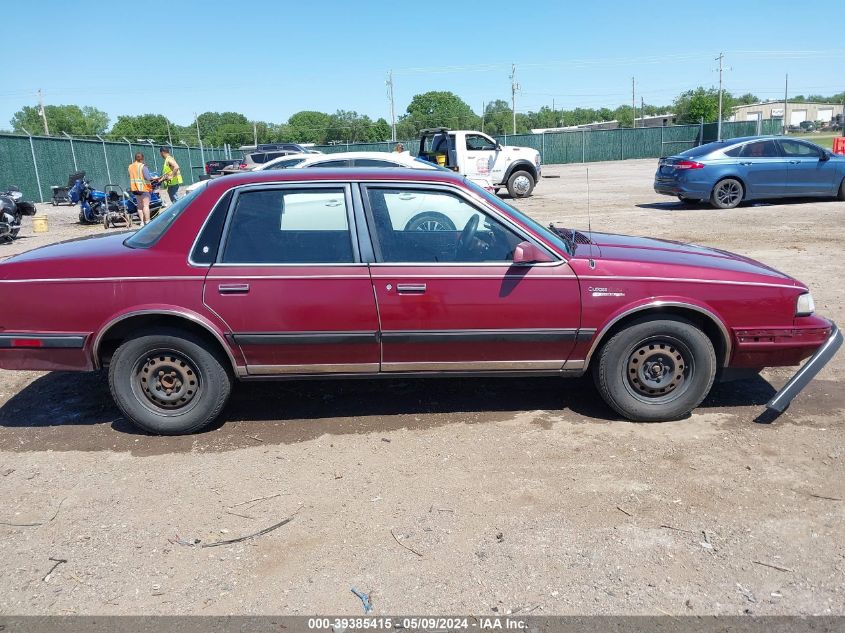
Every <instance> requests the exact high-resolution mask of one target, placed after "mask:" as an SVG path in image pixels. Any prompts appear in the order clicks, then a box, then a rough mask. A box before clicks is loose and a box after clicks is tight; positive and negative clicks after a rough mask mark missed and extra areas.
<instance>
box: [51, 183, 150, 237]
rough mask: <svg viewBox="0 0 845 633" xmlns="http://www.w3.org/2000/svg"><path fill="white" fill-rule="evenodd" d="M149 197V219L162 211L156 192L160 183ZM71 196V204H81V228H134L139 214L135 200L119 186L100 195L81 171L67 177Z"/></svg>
mask: <svg viewBox="0 0 845 633" xmlns="http://www.w3.org/2000/svg"><path fill="white" fill-rule="evenodd" d="M153 182H154V183H155V184H154V187H153V192H152V194H151V196H150V218H154V217H155V216H156V215H158V212H159V211H160V210H161V207H162V200H161V196H160V195H159V194H158V191H156V188H157V186H158V181H157V179H156V180H154V181H153ZM68 187H69V188H70V190H69V191H68V195H69V196H70V199H71V202H73V203H74V204H77V203H78V204H79V223H80V224H99V223H101V222H102V224H103V226H105V227H106V228H109V227H110V226H126V227H131V226H132V216H133V215H137V214H138V207H137V205H136V204H135V197H134V196H133V195H131V194H129V193H127V192H125V191H124V190H123V189H122V188H121V187H120V186H119V185H111V184H110V185H106V187H105V190H104V191H97V190H96V189H94V187H92V186H91V184H90V183H89V182H88V181H87V180H85V172H84V171H79V172H75V173H73V174H71V175H70V176H68Z"/></svg>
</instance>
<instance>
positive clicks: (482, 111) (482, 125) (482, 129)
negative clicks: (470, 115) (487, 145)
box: [481, 101, 486, 133]
mask: <svg viewBox="0 0 845 633" xmlns="http://www.w3.org/2000/svg"><path fill="white" fill-rule="evenodd" d="M485 107H486V104H485V103H484V102H483V101H482V102H481V132H482V133H483V132H484V114H485V112H484V108H485Z"/></svg>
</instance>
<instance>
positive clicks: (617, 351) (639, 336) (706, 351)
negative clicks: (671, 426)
mask: <svg viewBox="0 0 845 633" xmlns="http://www.w3.org/2000/svg"><path fill="white" fill-rule="evenodd" d="M715 375H716V353H715V350H714V349H713V343H712V342H711V341H710V339H709V338H708V337H707V335H706V334H704V332H702V331H701V330H700V329H698V328H697V327H696V326H695V325H693V324H692V323H690V322H688V321H685V320H683V319H680V318H671V317H665V318H660V319H656V318H644V319H641V320H639V321H636V322H634V323H632V324H631V325H630V326H628V327H626V328H625V329H623V330H621V331H620V332H618V333H617V334H615V335H614V336H613V337H612V338H611V339H610V340H608V341H607V343H606V344H604V346H603V347H602V349H601V351H600V353H599V357H598V360H597V362H596V363H595V364H594V365H593V376H594V378H595V381H596V386H597V388H598V390H599V392H600V393H601V395H602V397H603V398H604V399H605V401H606V402H607V403H608V404H609V405H610V406H611V407H612V408H613V409H614V410H615V411H617V412H618V413H620V414H621V415H623V416H625V417H626V418H629V419H631V420H635V421H642V422H649V421H663V420H675V419H678V418H681V417H684V416H685V415H687V414H688V413H689V412H690V411H692V410H693V409H694V408H695V407H697V406H698V405H699V404H700V403H701V401H702V400H703V399H704V397H705V396H706V395H707V393H708V392H709V391H710V388H711V386H712V385H713V379H714V377H715Z"/></svg>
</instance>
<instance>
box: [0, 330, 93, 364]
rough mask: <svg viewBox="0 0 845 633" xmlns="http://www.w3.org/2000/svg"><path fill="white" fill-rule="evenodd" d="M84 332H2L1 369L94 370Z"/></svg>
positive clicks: (0, 346) (0, 335) (0, 344)
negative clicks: (86, 346)
mask: <svg viewBox="0 0 845 633" xmlns="http://www.w3.org/2000/svg"><path fill="white" fill-rule="evenodd" d="M86 340H87V335H84V334H33V333H21V334H14V333H8V332H4V333H3V334H0V369H8V370H29V371H91V370H93V369H94V366H93V363H92V362H91V357H90V355H89V354H88V351H87V350H86V348H85V342H86Z"/></svg>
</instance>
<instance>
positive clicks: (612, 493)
mask: <svg viewBox="0 0 845 633" xmlns="http://www.w3.org/2000/svg"><path fill="white" fill-rule="evenodd" d="M654 167H655V161H654V160H646V161H626V162H623V163H603V164H593V165H589V172H590V190H591V198H592V202H591V214H590V215H591V217H589V218H588V214H587V205H586V192H587V187H586V180H585V172H586V169H585V166H583V165H568V166H547V167H545V169H544V173H545V174H546V176H550V177H547V178H544V179H543V180H542V182H541V183H540V184H539V185H538V187H537V189H536V194H535V196H534V197H533V198H531V199H530V200H528V201H526V202H521V203H519V204H518V206H519V207H521V208H522V209H524V210H526V211H527V212H529V213H530V214H531V215H533V216H535V217H536V218H538V219H539V220H542V221H551V220H561V221H564V222H566V223H568V224H572V225H574V226H577V227H579V228H586V227H587V224H588V220H589V222H590V223H591V224H592V228H593V229H594V230H607V231H612V232H620V233H630V234H645V235H655V236H659V237H666V238H671V239H676V240H684V241H695V242H699V243H702V244H706V245H711V246H717V247H720V248H725V249H728V250H734V251H737V252H740V253H743V254H745V255H749V256H751V257H754V258H757V259H759V260H762V261H763V262H765V263H767V264H771V265H773V266H775V267H777V268H779V269H781V270H783V271H784V272H787V273H789V274H792V275H795V276H796V277H798V278H799V279H801V280H803V281H805V282H807V283H808V284H809V285H810V287H811V288H812V290H813V292H814V295H815V297H816V306H817V310H818V311H819V312H820V313H821V314H823V315H826V316H829V317H831V318H833V319H834V320H836V321H838V322H840V323H845V286H843V283H842V278H843V275H845V264H843V262H842V254H843V247H845V203H842V202H836V201H801V202H788V203H784V204H773V205H756V206H745V207H742V208H739V209H736V210H732V211H720V212H716V211H714V210H712V209H710V208H709V207H706V206H700V207H694V208H684V207H681V205H680V204H678V203H676V202H674V201H673V200H672V199H670V198H665V197H662V196H658V195H656V194H655V193H654V192H653V191H652V190H651V182H652V176H653V172H654ZM39 212H40V213H44V214H46V215H47V216H48V217H49V221H50V226H51V230H50V232H49V233H46V234H33V233H32V230H31V226H28V225H27V226H25V228H24V229H23V231H22V233H23V237H22V239H20V240H18V241H16V242H15V243H14V244H11V245H2V246H0V257H5V256H7V255H11V254H13V253H16V252H21V251H24V250H28V249H30V248H33V247H35V246H39V245H42V244H45V243H48V242H52V241H57V240H60V239H67V238H69V237H76V236H79V235H83V234H96V233H102V232H103V229H102V227H82V226H79V225H78V224H76V223H75V222H76V211H75V210H74V209H71V208H69V207H60V208H53V207H51V206H49V205H39ZM30 221H31V220H28V219H27V220H26V222H30ZM9 299H11V301H14V297H11V298H7V301H9ZM57 309H61V306H57ZM790 374H791V371H788V370H778V371H769V372H765V373H764V374H763V377H762V378H759V379H756V380H751V381H743V382H737V383H731V384H724V385H717V386H716V387H715V388H714V390H713V393H712V394H711V396H710V397H709V398H708V400H707V401H706V402H705V404H704V405H703V406H702V407H701V408H699V409H698V410H697V411H696V412H695V413H694V414H693V415H692V416H691V418H689V419H687V420H683V421H679V422H671V423H662V424H632V423H629V422H624V421H620V420H619V419H618V418H616V417H615V416H614V415H613V413H612V412H611V411H610V410H609V409H608V408H607V407H605V406H604V404H603V403H602V402H601V400H600V399H599V397H598V395H597V394H596V393H595V391H594V389H593V388H592V386H591V384H590V382H589V381H587V380H578V381H569V382H563V381H559V380H554V379H537V380H521V381H520V380H511V379H496V380H459V381H448V380H427V381H371V382H367V381H360V382H359V381H351V382H343V383H332V382H305V383H261V384H255V383H253V384H247V385H241V386H240V387H239V388H238V389H237V390H236V393H235V396H234V398H233V400H232V402H231V404H230V405H229V407H228V408H227V410H226V412H225V418H226V422H225V424H223V425H221V426H218V427H217V428H215V429H213V430H210V431H208V432H205V433H201V434H198V435H194V436H190V437H177V438H162V437H149V436H145V435H141V434H138V433H136V432H135V431H134V430H133V428H132V427H130V426H129V425H128V424H127V423H126V422H125V421H124V420H123V419H122V418H121V417H120V414H119V412H118V411H117V409H116V408H115V406H114V405H113V404H112V402H111V400H110V398H109V395H108V391H107V387H106V383H105V380H104V376H102V375H97V374H91V375H87V374H41V373H35V372H29V373H25V372H21V373H10V372H4V371H0V500H2V504H0V522H2V523H0V558H2V560H3V561H4V564H3V573H2V575H0V614H4V615H10V614H70V613H80V614H141V613H156V614H202V615H212V614H247V613H248V614H263V613H266V614H310V613H320V612H324V613H325V612H331V613H341V614H355V615H357V614H362V613H363V610H362V605H361V602H360V600H359V599H358V598H357V597H356V596H355V595H353V593H352V592H351V591H350V589H351V588H353V587H354V588H356V589H357V590H360V591H363V592H366V593H368V594H370V596H371V600H372V602H373V606H374V613H375V614H377V615H378V614H409V613H415V614H422V613H443V614H448V613H475V614H482V615H494V614H496V613H499V614H504V613H509V612H518V613H526V612H530V613H532V614H534V615H539V614H596V613H607V614H654V615H659V614H673V615H676V614H743V613H753V614H831V613H832V614H845V601H843V598H842V596H843V595H845V520H844V519H845V502H844V501H843V498H845V485H843V481H845V459H844V458H843V457H844V456H845V452H844V451H843V445H845V430H844V429H843V422H845V414H844V413H843V412H845V390H843V382H845V354H842V353H841V354H839V356H838V357H837V358H835V359H834V360H833V361H832V362H831V364H830V365H829V366H828V367H827V368H826V369H825V370H824V371H823V372H822V373H821V374H820V375H819V377H818V378H817V380H816V381H814V383H812V384H811V385H810V386H809V387H808V388H807V389H806V391H805V392H804V393H803V394H802V395H801V396H800V397H799V398H798V399H797V400H796V401H795V402H794V403H793V405H792V407H791V408H790V410H789V411H788V412H787V413H786V414H784V415H783V416H781V417H780V418H779V419H778V420H777V421H776V422H775V423H773V424H770V425H763V424H757V423H755V422H754V418H755V417H756V416H757V415H758V414H759V413H760V412H761V410H762V406H763V404H764V403H765V402H766V400H767V399H768V398H769V397H770V396H771V394H772V393H773V392H774V387H777V386H780V385H781V384H783V383H784V382H785V381H786V379H787V378H788V376H789V375H790ZM772 385H774V387H773V386H772ZM291 516H292V517H293V520H292V521H291V522H290V523H288V524H287V525H284V526H283V527H280V528H278V529H276V530H274V531H272V532H270V533H268V534H265V535H263V536H260V537H258V538H255V539H252V540H249V541H245V542H241V543H237V544H234V545H227V546H220V547H213V548H203V547H201V546H200V545H202V544H207V543H211V542H214V541H218V540H223V539H231V538H236V537H238V536H242V535H246V534H250V533H254V532H257V531H259V530H261V529H263V528H266V527H269V526H272V525H274V524H276V523H278V522H279V521H281V520H282V519H285V518H287V517H291ZM10 524H16V525H10ZM193 539H200V541H201V542H200V544H199V545H195V546H192V545H190V544H188V543H190V542H192V540H193ZM52 559H58V560H64V561H66V562H62V563H60V564H58V566H57V567H55V569H53V570H52V572H50V570H51V568H52V567H53V566H54V565H55V564H56V563H55V561H54V560H52ZM48 572H50V573H49V574H48Z"/></svg>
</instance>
